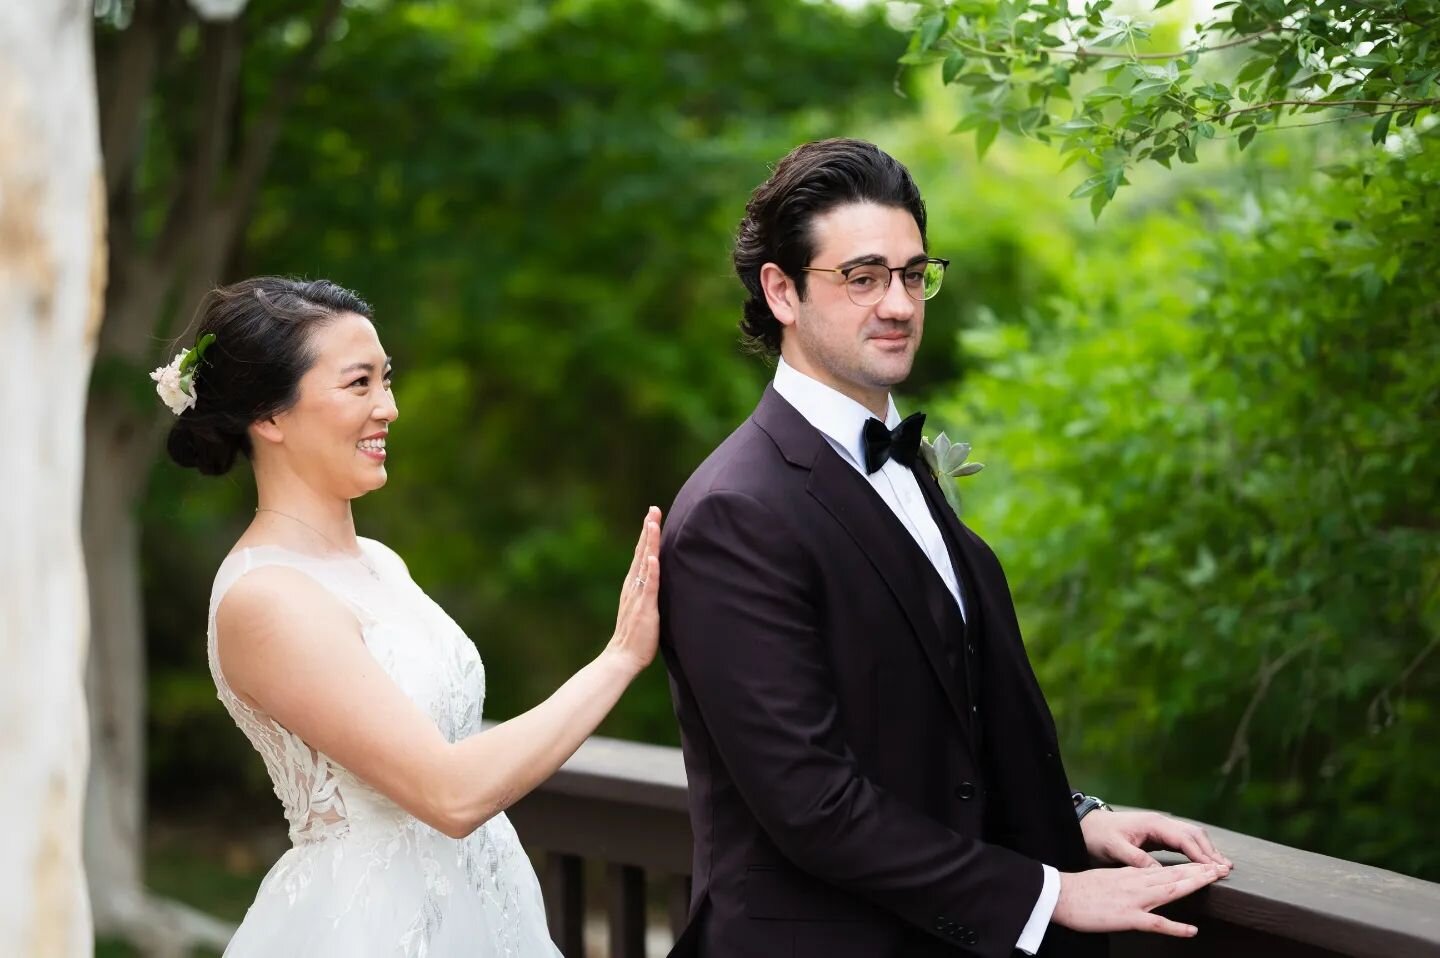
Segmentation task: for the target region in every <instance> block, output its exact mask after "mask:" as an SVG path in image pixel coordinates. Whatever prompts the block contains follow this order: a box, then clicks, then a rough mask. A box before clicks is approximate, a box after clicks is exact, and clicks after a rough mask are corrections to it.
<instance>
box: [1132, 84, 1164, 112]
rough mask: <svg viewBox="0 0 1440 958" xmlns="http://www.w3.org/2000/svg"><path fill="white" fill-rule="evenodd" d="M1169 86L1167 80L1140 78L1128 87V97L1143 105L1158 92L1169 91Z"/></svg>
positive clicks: (1158, 93) (1157, 94)
mask: <svg viewBox="0 0 1440 958" xmlns="http://www.w3.org/2000/svg"><path fill="white" fill-rule="evenodd" d="M1171 86H1172V84H1171V82H1170V81H1169V80H1141V81H1140V82H1139V83H1137V84H1135V85H1134V86H1133V87H1131V88H1130V98H1131V99H1132V100H1134V101H1135V103H1137V104H1139V105H1141V106H1143V105H1145V104H1146V103H1149V102H1150V101H1151V100H1153V99H1155V98H1156V97H1157V96H1159V95H1160V94H1162V93H1165V92H1167V91H1169V89H1170V87H1171Z"/></svg>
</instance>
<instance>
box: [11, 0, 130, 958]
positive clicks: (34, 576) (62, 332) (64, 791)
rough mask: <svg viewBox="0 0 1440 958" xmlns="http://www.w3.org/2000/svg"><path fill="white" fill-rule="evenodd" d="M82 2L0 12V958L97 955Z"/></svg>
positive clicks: (93, 132) (99, 236)
mask: <svg viewBox="0 0 1440 958" xmlns="http://www.w3.org/2000/svg"><path fill="white" fill-rule="evenodd" d="M90 11H91V6H90V0H28V2H26V3H0V337H3V340H4V342H5V350H6V353H7V357H8V362H7V363H6V370H5V375H3V376H0V402H3V403H4V406H3V407H0V408H4V409H6V410H8V411H9V413H10V415H8V416H7V417H6V419H7V425H6V429H5V432H6V450H5V455H4V456H3V457H0V488H3V489H4V490H5V492H4V495H3V496H0V542H4V543H5V548H4V550H3V551H0V623H3V628H0V662H3V663H4V665H5V667H4V669H3V670H0V769H3V772H0V778H3V780H4V782H5V787H4V788H3V789H0V820H3V821H4V822H5V823H6V824H5V827H3V828H0V954H3V955H27V956H37V958H49V956H70V955H87V954H89V953H90V951H91V932H90V911H89V906H88V902H87V899H86V894H85V880H84V874H83V868H82V864H81V852H80V815H81V803H82V796H83V789H84V776H85V763H86V758H87V735H86V720H85V702H84V697H83V689H82V684H81V676H82V674H83V666H84V661H85V648H86V629H87V623H86V605H85V601H84V598H85V570H84V567H83V565H82V564H81V551H80V495H81V460H82V457H83V455H84V446H83V435H84V433H83V428H82V426H83V416H84V409H85V383H86V380H87V379H88V377H89V372H90V362H91V357H92V356H93V355H94V352H95V337H96V334H97V331H98V328H99V320H100V300H101V291H102V288H103V286H104V284H105V239H104V212H105V210H104V205H103V202H102V200H103V196H104V184H103V181H102V179H101V169H100V144H99V136H98V131H97V127H96V110H95V77H94V68H93V58H92V52H91V12H90Z"/></svg>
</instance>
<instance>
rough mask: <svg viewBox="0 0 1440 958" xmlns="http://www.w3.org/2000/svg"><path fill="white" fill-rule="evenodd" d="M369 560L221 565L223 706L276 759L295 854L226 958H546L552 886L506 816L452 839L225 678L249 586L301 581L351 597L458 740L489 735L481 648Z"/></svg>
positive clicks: (383, 661) (370, 643)
mask: <svg viewBox="0 0 1440 958" xmlns="http://www.w3.org/2000/svg"><path fill="white" fill-rule="evenodd" d="M360 544H361V549H362V552H363V555H364V560H363V561H361V560H359V559H344V558H341V559H321V558H314V557H310V556H304V555H300V554H298V553H294V552H290V551H289V550H286V549H281V548H278V547H271V546H261V547H256V548H249V549H242V550H238V551H236V552H234V553H232V554H231V555H230V556H228V557H227V558H226V559H225V561H224V562H223V563H222V564H221V566H220V570H219V571H218V572H217V573H216V576H215V586H214V589H213V591H212V592H211V595H210V624H209V658H210V672H211V674H212V675H213V676H214V679H215V686H216V689H217V690H218V692H219V697H220V701H221V702H223V703H224V704H225V708H226V709H227V710H228V711H229V712H230V715H231V716H232V717H233V718H234V719H235V724H237V725H239V726H240V729H241V731H243V732H244V733H245V735H246V737H247V738H249V739H250V742H251V743H252V744H253V745H254V746H255V748H256V750H257V751H259V752H260V755H261V757H262V758H264V760H265V767H266V768H267V769H268V770H269V772H270V780H271V782H272V783H273V784H274V786H275V794H276V795H277V796H279V798H280V801H281V803H283V804H284V806H285V818H286V819H287V820H288V821H289V823H290V841H291V843H292V847H291V848H290V850H289V851H287V852H286V853H285V854H284V855H283V856H281V858H280V860H279V861H278V862H276V863H275V867H273V868H272V869H271V870H270V872H269V874H267V875H266V876H265V879H264V881H263V882H262V883H261V885H260V891H259V893H258V894H257V895H256V897H255V902H254V904H252V905H251V906H250V910H249V911H248V912H247V913H246V915H245V920H244V922H243V923H241V925H240V929H239V930H238V931H237V932H236V933H235V937H234V938H233V939H232V940H231V942H230V946H229V947H228V948H227V949H226V951H225V955H226V956H227V958H252V956H253V958H291V956H295V958H316V956H335V958H341V956H343V958H370V956H374V958H381V956H385V958H390V956H395V958H451V956H464V958H544V956H558V955H559V954H560V952H559V951H558V950H557V949H556V948H555V946H554V944H553V943H552V942H551V941H550V935H549V933H548V931H547V929H546V925H545V909H544V905H543V903H542V901H541V897H540V887H539V883H538V882H537V881H536V879H535V871H534V869H533V868H532V867H531V865H530V861H529V859H528V858H527V857H526V855H525V851H524V850H523V849H522V848H521V847H520V841H519V839H518V838H517V837H516V835H515V830H514V828H512V827H511V825H510V822H509V821H508V820H507V819H506V818H505V816H504V815H496V816H495V817H494V818H492V819H490V820H489V821H488V822H486V823H485V824H484V825H482V826H481V827H480V828H478V829H476V830H475V832H473V833H472V834H471V835H469V836H468V837H466V838H463V839H458V840H457V839H453V838H450V837H448V836H446V835H444V834H443V833H441V832H439V831H436V830H435V829H433V828H431V827H430V826H428V825H426V824H424V823H423V822H421V821H420V820H418V819H417V818H415V817H414V816H413V815H410V814H409V813H407V812H405V811H404V810H403V809H401V808H400V807H399V806H397V805H396V804H395V803H394V802H392V801H390V800H389V799H388V798H386V797H385V796H384V795H381V794H380V793H379V792H377V791H375V790H374V789H373V788H371V787H370V786H368V785H367V784H365V782H363V781H361V780H360V779H359V778H357V777H355V776H354V775H352V774H351V773H350V772H348V771H347V770H346V769H344V768H342V767H341V766H339V765H337V764H336V763H335V762H333V761H332V760H330V759H329V758H327V757H326V756H325V755H322V754H320V753H318V752H317V751H315V750H314V749H312V748H310V747H309V746H308V745H306V744H305V742H303V741H301V740H300V738H298V737H297V736H296V735H294V734H292V733H291V732H290V731H288V730H287V729H285V728H284V727H283V726H281V725H280V724H279V723H277V722H276V721H275V720H274V719H272V718H270V717H269V716H267V715H265V714H264V713H262V712H259V711H257V710H255V709H253V708H250V707H249V706H248V705H247V704H246V703H245V702H243V701H241V700H240V699H239V698H238V697H237V696H236V695H235V693H234V692H232V691H231V690H230V687H229V685H227V684H226V682H225V676H224V675H223V674H222V673H221V671H220V663H219V659H218V657H217V655H216V644H215V612H216V609H218V608H219V605H220V601H221V599H223V598H224V596H225V593H226V591H228V590H229V588H230V587H231V586H232V585H234V583H235V582H236V581H237V580H238V579H239V578H240V577H241V576H243V575H245V574H246V573H247V572H250V571H251V570H253V569H257V568H260V567H261V566H267V565H284V566H287V567H290V568H293V569H297V570H299V571H301V572H303V573H305V574H306V575H308V576H310V577H311V578H313V579H314V580H315V581H316V582H318V583H319V584H320V585H322V586H323V587H325V588H326V589H328V590H329V591H330V592H332V593H333V594H334V595H336V596H337V597H339V598H340V599H341V600H342V601H343V602H344V603H345V604H346V605H347V606H348V607H349V608H350V609H351V610H352V611H353V612H354V613H355V617H356V618H357V619H358V620H359V622H360V627H361V633H362V636H363V637H364V641H365V644H366V646H367V647H368V649H369V651H370V654H371V655H373V656H374V657H375V659H376V661H378V662H379V663H380V665H381V667H382V668H383V669H384V670H385V672H386V673H387V674H388V675H389V676H390V678H391V679H393V680H394V682H395V684H396V685H398V686H399V687H400V688H401V689H402V690H403V691H404V692H405V694H406V695H408V696H409V697H410V698H411V699H412V700H413V701H414V702H415V703H416V704H417V705H419V706H420V707H421V708H422V709H424V710H425V712H426V714H428V715H429V716H430V718H431V719H433V720H434V722H435V725H436V726H437V727H438V728H439V729H440V732H441V734H443V735H444V736H445V737H446V738H447V739H449V740H450V741H452V742H453V741H456V740H458V739H461V738H464V737H465V736H467V735H473V734H475V733H476V732H478V731H479V730H480V710H481V707H482V706H483V705H484V701H485V670H484V667H483V666H482V665H481V663H480V656H479V654H478V653H477V652H476V651H475V646H474V645H473V644H472V643H471V641H470V640H469V639H468V638H466V636H465V633H464V632H462V631H461V630H460V628H459V626H457V625H456V624H455V622H454V621H453V620H452V619H451V618H450V617H449V616H448V615H446V614H445V612H444V611H443V610H442V609H441V608H440V607H439V606H438V605H436V604H435V603H434V602H433V601H432V600H431V599H430V597H429V596H427V595H426V594H425V593H424V592H423V591H421V589H420V587H419V586H417V585H416V584H415V582H414V580H412V579H411V578H410V574H409V571H408V570H407V569H406V568H405V564H404V563H403V562H402V561H401V560H400V558H399V557H398V556H396V555H395V553H393V552H391V551H390V550H389V549H388V548H387V547H385V546H384V545H381V544H380V543H378V542H376V541H374V540H370V539H361V540H360Z"/></svg>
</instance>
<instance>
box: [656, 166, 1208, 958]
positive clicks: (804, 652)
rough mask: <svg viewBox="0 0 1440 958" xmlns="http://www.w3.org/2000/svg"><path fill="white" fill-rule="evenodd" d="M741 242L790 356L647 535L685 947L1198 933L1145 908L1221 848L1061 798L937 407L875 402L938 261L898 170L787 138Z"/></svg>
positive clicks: (743, 271) (1055, 950)
mask: <svg viewBox="0 0 1440 958" xmlns="http://www.w3.org/2000/svg"><path fill="white" fill-rule="evenodd" d="M734 261H735V269H736V272H737V273H738V274H739V276H740V280H741V282H742V283H743V284H744V286H745V289H746V292H747V293H748V298H747V301H746V303H745V307H744V318H743V320H742V322H741V328H742V330H743V331H744V333H745V335H746V337H747V339H748V340H749V342H750V343H751V344H753V345H754V346H756V347H758V348H760V349H762V350H764V351H766V352H768V353H770V354H772V355H776V356H778V357H779V361H778V364H777V368H776V371H775V379H774V382H773V383H772V384H771V385H770V386H769V387H768V388H767V389H766V390H765V394H764V396H763V397H762V398H761V400H760V404H759V406H758V407H757V408H756V409H755V412H754V414H753V415H752V416H751V417H750V418H749V419H748V420H746V422H745V423H743V424H742V425H741V426H740V427H739V428H738V429H737V430H736V431H735V432H734V433H733V434H731V436H730V437H729V438H728V439H726V440H725V442H724V443H722V444H721V445H720V447H719V448H718V449H716V450H715V452H714V453H713V454H712V455H711V456H710V457H709V458H708V459H707V460H706V461H705V462H704V463H703V464H702V465H701V466H700V467H699V469H697V470H696V472H695V473H694V475H692V476H691V478H690V480H689V481H688V482H687V483H686V485H685V487H684V488H683V489H682V490H681V492H680V494H679V496H678V497H677V499H676V500H675V503H674V505H673V506H672V507H671V509H670V513H669V516H670V518H669V521H668V523H667V525H666V528H665V532H664V538H663V543H662V546H661V550H662V561H663V563H664V568H665V574H664V580H663V582H662V585H661V596H660V605H661V617H662V637H661V643H662V646H661V647H662V650H663V652H664V654H665V660H666V665H667V668H668V670H669V673H670V680H671V692H672V697H673V699H674V704H675V711H676V716H677V718H678V720H679V723H680V730H681V737H682V744H683V748H684V753H685V766H686V772H687V774H688V777H689V801H690V816H691V824H692V826H693V830H694V837H695V844H694V860H693V877H694V894H693V897H692V901H691V920H690V923H689V926H688V927H687V929H686V931H685V933H684V934H683V935H682V936H681V938H680V941H679V942H678V943H677V944H676V948H675V950H674V952H672V955H675V956H682V955H697V956H704V958H775V956H781V955H783V956H786V958H812V956H813V958H822V956H823V958H849V956H854V958H925V956H936V958H938V956H952V955H960V954H972V955H983V956H994V958H1001V956H1009V955H1012V954H1013V953H1015V952H1016V951H1017V950H1018V951H1020V952H1023V953H1026V954H1036V953H1039V954H1044V955H1086V956H1088V955H1101V954H1104V953H1105V949H1106V942H1105V938H1104V936H1103V935H1101V934H1085V933H1098V932H1106V931H1114V930H1123V929H1142V930H1149V931H1156V932H1161V933H1164V934H1171V935H1180V936H1188V935H1193V934H1194V933H1195V929H1194V928H1193V927H1191V926H1188V925H1183V924H1180V923H1177V922H1173V921H1169V920H1167V919H1164V918H1162V917H1160V916H1158V915H1155V914H1153V913H1152V912H1151V910H1150V909H1152V908H1154V907H1155V906H1156V905H1159V904H1163V903H1165V902H1168V901H1172V900H1174V899H1175V898H1178V897H1180V896H1182V895H1185V894H1188V893H1190V892H1191V891H1194V890H1195V889H1197V888H1199V887H1201V886H1203V885H1205V884H1208V883H1209V882H1212V881H1214V880H1215V879H1216V878H1217V877H1219V876H1220V875H1222V874H1223V873H1225V872H1228V869H1229V863H1228V862H1227V861H1226V860H1225V859H1224V858H1223V856H1221V855H1220V854H1219V853H1218V852H1217V851H1215V849H1214V847H1213V846H1212V845H1211V844H1210V842H1209V839H1208V838H1206V836H1205V835H1204V833H1203V832H1202V831H1201V830H1200V829H1198V828H1195V827H1194V826H1191V825H1186V824H1184V823H1180V822H1176V821H1174V820H1171V819H1167V818H1164V817H1163V816H1160V815H1158V814H1154V813H1121V812H1114V811H1110V810H1109V809H1108V806H1105V805H1104V803H1103V802H1100V801H1099V800H1098V799H1094V798H1092V797H1088V796H1084V795H1080V794H1079V793H1074V792H1072V791H1071V789H1070V786H1069V783H1068V781H1067V779H1066V775H1065V771H1064V768H1063V767H1062V765H1061V762H1060V751H1059V745H1058V744H1057V741H1056V736H1055V727H1054V723H1053V722H1052V720H1051V717H1050V712H1049V709H1048V708H1047V706H1046V704H1045V699H1044V697H1043V695H1042V693H1041V691H1040V688H1039V686H1038V684H1037V683H1036V681H1035V677H1034V674H1033V673H1032V671H1031V669H1030V665H1029V662H1028V660H1027V658H1026V655H1025V649H1024V646H1023V645H1022V643H1021V639H1020V632H1019V627H1018V625H1017V623H1016V620H1015V612H1014V607H1013V605H1012V603H1011V599H1010V593H1009V588H1008V586H1007V584H1006V582H1005V577H1004V574H1003V572H1002V571H1001V568H1000V565H999V563H998V561H997V560H996V558H995V556H994V554H993V553H992V552H991V551H990V550H989V548H987V547H986V545H985V544H984V543H983V542H982V541H981V540H980V539H979V538H977V537H976V536H975V535H974V534H973V533H972V532H970V530H969V529H967V528H966V527H965V526H964V525H963V524H961V523H960V522H959V521H958V519H957V518H956V517H955V515H954V513H953V512H951V511H950V510H949V509H948V508H947V506H946V504H945V499H944V496H943V494H942V492H941V490H940V487H939V486H938V484H937V483H936V480H935V478H934V476H933V475H932V474H931V473H930V471H929V470H928V468H927V467H926V466H925V464H924V460H923V457H922V456H920V455H918V454H917V450H918V448H919V444H920V439H921V436H920V431H921V428H922V425H923V422H924V416H923V415H921V414H918V413H917V414H913V415H911V416H910V417H908V418H906V419H903V420H902V419H901V418H900V415H899V413H898V412H897V411H896V408H895V403H894V401H893V400H892V399H891V396H890V390H891V389H892V388H893V387H895V386H897V385H899V384H900V383H902V382H904V380H905V378H906V377H907V376H908V375H909V373H910V367H911V364H912V362H913V361H914V358H915V351H916V349H918V348H919V345H920V339H921V333H922V332H923V329H924V321H925V303H926V301H928V300H929V299H930V298H931V297H933V296H935V295H936V294H937V293H938V292H939V291H940V286H941V281H942V280H943V278H944V275H945V268H946V266H947V265H948V264H947V261H946V260H944V259H941V258H938V257H933V256H930V255H929V253H928V251H927V250H926V244H925V206H924V203H923V202H922V200H921V198H920V193H919V191H918V189H917V188H916V186H915V183H914V181H913V180H912V179H911V177H910V174H909V173H908V171H906V170H905V168H904V167H903V166H901V165H900V164H899V163H898V162H896V161H895V160H894V159H893V158H892V157H890V156H888V155H887V154H885V153H884V152H882V151H881V150H880V149H878V148H877V147H875V146H874V145H872V144H869V143H864V142H861V141H858V140H826V141H821V142H817V143H809V144H806V145H804V146H802V147H799V148H798V149H796V150H794V151H793V152H792V153H790V155H788V156H787V157H785V158H784V159H783V160H781V162H780V163H779V164H778V165H777V166H776V168H775V171H774V173H773V175H772V176H771V177H770V178H769V180H767V181H766V182H765V183H763V184H762V185H761V186H760V187H758V188H757V189H756V190H755V192H754V194H753V195H752V196H751V198H750V202H749V204H748V206H747V207H746V211H745V218H744V219H743V221H742V222H741V224H740V230H739V234H738V236H737V238H736V242H735V249H734ZM1145 847H1169V848H1177V849H1179V850H1182V851H1184V852H1185V853H1186V854H1187V855H1189V856H1190V857H1191V859H1193V860H1194V862H1195V864H1190V865H1183V866H1176V867H1172V868H1162V867H1160V866H1159V864H1158V863H1157V862H1156V861H1155V860H1154V859H1153V858H1151V857H1150V856H1149V855H1147V854H1146V853H1145V852H1144V851H1143V848H1145ZM1092 861H1094V862H1099V863H1106V864H1116V865H1123V866H1127V867H1120V868H1103V869H1092V868H1091V864H1092Z"/></svg>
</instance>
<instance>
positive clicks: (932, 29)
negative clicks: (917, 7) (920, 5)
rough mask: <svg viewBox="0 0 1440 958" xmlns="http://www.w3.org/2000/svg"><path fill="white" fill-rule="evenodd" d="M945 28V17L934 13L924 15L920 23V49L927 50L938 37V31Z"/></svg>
mask: <svg viewBox="0 0 1440 958" xmlns="http://www.w3.org/2000/svg"><path fill="white" fill-rule="evenodd" d="M944 29H945V17H944V16H942V15H940V14H936V15H934V16H930V17H926V18H925V19H924V20H923V21H921V23H920V32H919V34H918V36H919V43H920V49H921V50H928V49H930V48H931V47H933V46H934V45H935V41H936V40H938V39H940V31H941V30H944Z"/></svg>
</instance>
